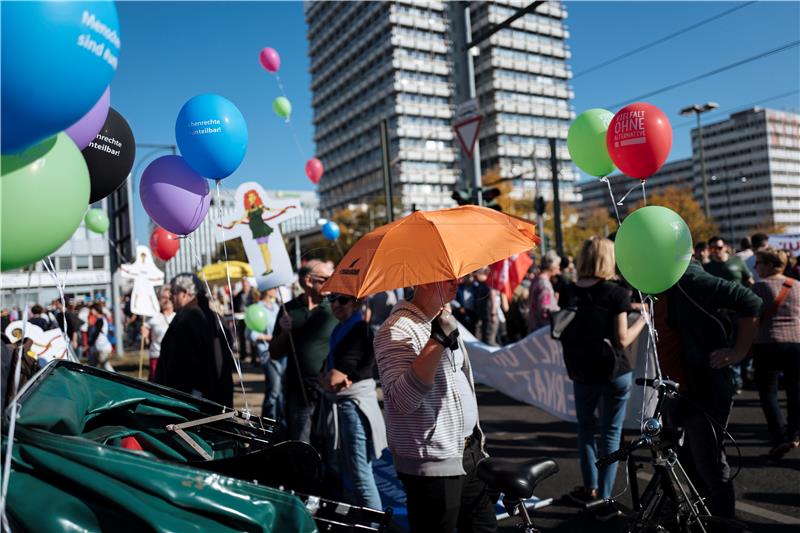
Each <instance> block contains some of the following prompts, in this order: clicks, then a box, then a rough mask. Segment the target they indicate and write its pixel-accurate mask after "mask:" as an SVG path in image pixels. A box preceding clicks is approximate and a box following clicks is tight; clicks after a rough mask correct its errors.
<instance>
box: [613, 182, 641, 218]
mask: <svg viewBox="0 0 800 533" xmlns="http://www.w3.org/2000/svg"><path fill="white" fill-rule="evenodd" d="M637 187H639V186H638V185H634V186H633V187H631V188H630V189H628V192H626V193H625V194H624V195H622V198H620V199H619V202H617V203H616V205H623V204H624V203H625V199H626V198H627V197H628V195H629V194H630V193H632V192H633V191H635V190H636V189H637ZM611 199H612V200H613V199H614V194H613V193H612V194H611ZM614 209H616V207H615V208H614ZM617 222H619V213H618V214H617Z"/></svg>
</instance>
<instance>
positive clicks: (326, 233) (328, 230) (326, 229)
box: [322, 220, 342, 241]
mask: <svg viewBox="0 0 800 533" xmlns="http://www.w3.org/2000/svg"><path fill="white" fill-rule="evenodd" d="M341 233H342V232H341V231H340V230H339V224H337V223H336V222H333V221H330V220H329V221H328V222H326V223H325V224H324V225H323V226H322V236H323V237H325V238H326V239H328V240H329V241H335V240H336V239H338V238H339V235H340V234H341Z"/></svg>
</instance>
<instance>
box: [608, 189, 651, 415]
mask: <svg viewBox="0 0 800 533" xmlns="http://www.w3.org/2000/svg"><path fill="white" fill-rule="evenodd" d="M601 181H605V182H606V184H607V185H608V195H609V197H610V198H611V205H613V206H614V213H615V215H616V217H617V224H618V226H619V225H622V219H621V218H620V216H619V210H618V209H617V206H618V205H623V202H624V200H625V198H627V197H628V195H629V194H630V193H631V192H633V190H634V189H636V188H637V187H638V185H635V186H634V187H632V188H631V189H630V190H628V192H626V193H625V195H624V196H623V197H622V198H621V199H620V200H619V201H617V200H616V199H615V198H614V191H613V189H612V188H611V183H610V182H609V180H608V179H607V178H601ZM645 181H646V180H645ZM641 186H642V194H644V190H645V188H644V181H642V183H641ZM636 292H637V294H638V295H639V301H640V302H642V305H643V306H647V308H648V310H649V311H650V312H649V313H642V315H643V316H642V318H643V319H644V321H645V325H646V326H647V346H646V348H645V358H644V377H645V378H646V377H647V373H648V371H649V368H650V354H651V352H652V355H653V361H654V365H653V366H654V369H655V373H656V376H657V377H658V378H661V366H660V364H659V362H658V349H657V347H656V345H657V341H658V331H657V330H656V328H655V309H654V305H653V298H652V297H650V296H647V297H645V296H644V295H643V294H642V291H640V290H639V289H636ZM646 398H647V387H646V386H645V385H642V412H641V419H640V424H644V417H645V407H646Z"/></svg>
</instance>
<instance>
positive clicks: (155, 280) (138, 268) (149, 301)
mask: <svg viewBox="0 0 800 533" xmlns="http://www.w3.org/2000/svg"><path fill="white" fill-rule="evenodd" d="M119 270H120V275H121V276H122V277H123V278H126V279H132V280H133V292H132V293H131V313H133V314H134V315H139V316H155V315H157V314H158V313H159V312H160V311H161V308H160V307H159V306H158V297H157V296H156V290H155V288H156V286H158V285H163V284H164V273H163V272H161V271H160V270H159V269H158V267H157V266H156V264H155V263H154V262H153V256H151V255H150V249H149V248H148V247H147V246H137V247H136V261H135V262H134V263H128V264H125V265H120V267H119Z"/></svg>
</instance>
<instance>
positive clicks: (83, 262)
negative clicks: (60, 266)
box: [75, 255, 89, 270]
mask: <svg viewBox="0 0 800 533" xmlns="http://www.w3.org/2000/svg"><path fill="white" fill-rule="evenodd" d="M75 268H77V269H78V270H87V269H88V268H89V256H88V255H76V256H75Z"/></svg>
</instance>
